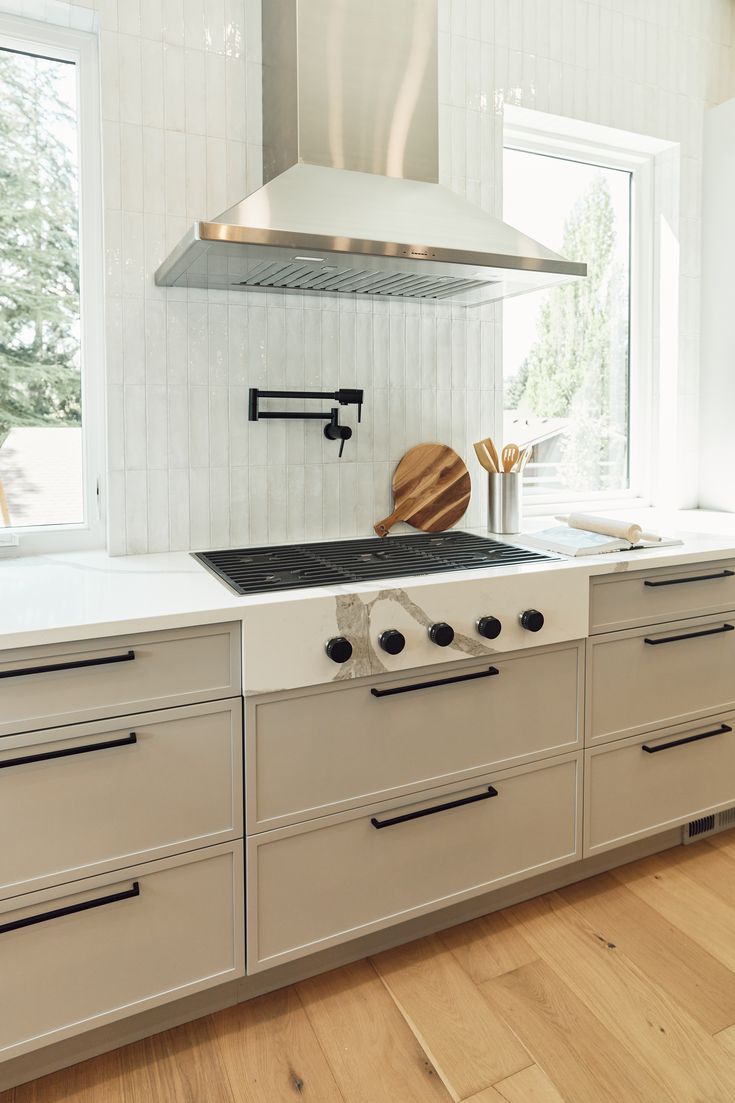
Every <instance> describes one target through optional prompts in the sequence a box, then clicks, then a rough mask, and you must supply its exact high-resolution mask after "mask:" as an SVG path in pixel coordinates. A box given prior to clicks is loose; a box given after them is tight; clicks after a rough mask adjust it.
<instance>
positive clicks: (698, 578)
mask: <svg viewBox="0 0 735 1103" xmlns="http://www.w3.org/2000/svg"><path fill="white" fill-rule="evenodd" d="M733 575H735V571H718V572H717V574H693V575H690V576H689V577H688V578H662V579H659V580H658V581H654V580H653V579H650V578H646V579H645V580H644V582H643V585H644V586H652V587H655V586H681V585H682V584H683V583H684V582H709V581H710V579H712V578H732V577H733Z"/></svg>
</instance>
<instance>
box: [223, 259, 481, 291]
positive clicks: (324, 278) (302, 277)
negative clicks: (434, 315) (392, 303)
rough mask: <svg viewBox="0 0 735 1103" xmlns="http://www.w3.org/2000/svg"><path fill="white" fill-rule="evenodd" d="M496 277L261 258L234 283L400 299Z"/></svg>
mask: <svg viewBox="0 0 735 1103" xmlns="http://www.w3.org/2000/svg"><path fill="white" fill-rule="evenodd" d="M496 282H497V281H496V280H488V279H484V280H480V279H469V278H462V277H460V276H435V275H425V274H424V275H421V274H419V273H417V272H411V273H406V272H387V271H376V270H375V269H372V270H371V269H364V268H348V267H345V266H341V265H337V264H334V265H331V264H330V265H325V264H308V263H305V262H300V261H289V262H287V263H285V264H284V263H283V262H282V261H262V262H261V263H260V264H258V265H256V267H255V268H253V270H252V272H251V273H250V275H249V276H247V278H246V279H244V280H237V281H235V286H236V287H273V288H290V289H291V290H293V291H322V292H332V293H334V294H337V293H344V294H350V295H360V294H364V295H385V296H386V297H387V296H395V297H396V298H403V299H444V298H448V297H449V296H451V295H457V294H459V293H460V292H465V291H471V290H473V289H474V288H477V287H485V286H490V285H491V284H493V283H496Z"/></svg>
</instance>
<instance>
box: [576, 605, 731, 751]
mask: <svg viewBox="0 0 735 1103" xmlns="http://www.w3.org/2000/svg"><path fill="white" fill-rule="evenodd" d="M587 653H588V662H589V664H590V678H589V681H588V691H587V701H588V722H587V742H588V743H590V742H591V743H600V742H606V741H608V740H611V739H620V738H622V737H624V736H627V735H635V734H637V733H639V732H643V731H646V730H647V729H650V728H663V727H668V726H669V725H671V724H676V723H684V722H688V721H690V720H696V719H698V718H699V717H700V716H706V715H709V714H712V713H715V712H722V711H723V710H726V709H731V708H735V677H733V671H734V670H735V613H729V614H728V613H725V614H723V615H722V616H720V617H718V618H717V619H711V618H710V619H707V620H704V619H701V618H697V619H694V620H686V621H678V622H677V623H675V624H667V625H666V626H665V627H662V626H658V627H656V628H649V629H637V630H636V631H635V632H624V633H623V632H621V633H617V634H616V635H614V636H606V637H600V638H599V639H592V640H590V641H589V644H588V652H587Z"/></svg>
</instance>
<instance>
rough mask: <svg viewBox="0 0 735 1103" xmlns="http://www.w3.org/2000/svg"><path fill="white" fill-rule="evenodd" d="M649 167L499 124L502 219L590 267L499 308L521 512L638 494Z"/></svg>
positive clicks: (567, 139) (642, 465) (632, 153)
mask: <svg viewBox="0 0 735 1103" xmlns="http://www.w3.org/2000/svg"><path fill="white" fill-rule="evenodd" d="M528 114H530V113H528V112H524V115H526V116H527V115H528ZM571 125H574V124H571ZM579 125H580V126H581V125H583V124H579ZM590 129H592V128H590ZM594 129H597V130H598V131H599V130H602V129H603V128H594ZM618 136H619V135H618ZM631 137H633V136H631ZM650 162H651V158H650V156H649V155H647V154H644V153H642V152H641V151H640V150H635V149H634V150H625V149H620V148H615V149H613V148H611V147H609V146H605V147H600V146H599V145H596V144H595V143H593V142H590V141H582V140H578V139H575V138H574V137H572V136H570V135H560V134H556V135H553V136H552V135H550V134H549V133H541V132H538V131H536V132H531V131H530V129H529V128H528V127H526V128H525V129H524V128H523V127H520V128H518V129H517V131H515V132H514V130H513V128H512V127H511V128H509V129H508V130H507V131H506V137H505V149H504V159H503V218H504V219H505V221H506V222H509V223H510V224H511V225H512V226H515V227H516V228H517V229H519V230H521V231H522V232H524V233H527V234H528V235H529V236H530V237H532V238H535V239H536V240H538V241H540V242H541V243H542V244H544V245H546V246H547V247H548V248H550V249H553V250H554V251H555V252H558V253H561V254H562V255H563V256H565V257H567V258H568V259H570V260H579V261H585V262H586V264H587V266H588V275H587V278H586V279H583V280H580V281H577V282H575V283H571V284H565V285H562V286H559V287H557V288H553V289H551V290H548V291H544V292H540V293H538V294H534V295H525V296H521V297H519V298H515V299H508V300H506V301H505V302H504V304H503V394H504V402H503V439H504V440H513V441H515V442H516V443H517V444H519V445H520V446H521V447H523V446H524V445H528V444H531V445H533V452H532V455H531V461H530V463H529V464H528V466H527V468H526V478H525V501H526V505H527V507H531V508H533V507H538V509H539V510H540V511H543V508H544V507H546V509H547V510H548V507H549V506H551V505H552V504H558V503H578V504H579V503H582V502H589V503H590V504H591V505H594V504H595V503H597V504H601V503H602V502H605V503H606V504H607V503H614V502H617V501H619V500H629V499H630V498H633V497H635V498H639V499H640V498H643V497H644V496H645V495H646V493H647V485H646V483H647V478H646V471H647V451H648V445H649V443H650V432H649V434H648V440H647V438H646V432H645V422H646V417H647V416H648V415H647V412H646V411H647V409H648V407H647V400H646V395H647V393H648V385H649V382H650V368H651V356H650V350H648V349H647V348H646V345H645V341H646V339H647V338H648V335H649V333H650V315H651V291H652V280H651V276H650V267H649V263H650V257H649V248H648V245H647V242H648V239H649V238H650V235H651V233H652V228H653V208H652V202H651V187H650Z"/></svg>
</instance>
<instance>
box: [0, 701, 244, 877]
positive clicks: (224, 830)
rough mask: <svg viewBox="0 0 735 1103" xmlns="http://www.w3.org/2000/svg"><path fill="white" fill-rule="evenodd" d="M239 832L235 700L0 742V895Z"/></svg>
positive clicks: (239, 754)
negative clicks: (3, 841)
mask: <svg viewBox="0 0 735 1103" xmlns="http://www.w3.org/2000/svg"><path fill="white" fill-rule="evenodd" d="M241 834H242V735H241V711H240V701H239V699H236V700H234V701H222V702H216V703H214V704H209V705H189V706H188V707H186V708H180V709H165V710H163V711H162V712H153V713H142V714H139V715H138V716H131V717H127V718H126V719H125V720H122V721H121V720H105V721H100V722H98V723H96V724H76V725H74V726H73V727H66V728H54V729H51V730H47V731H43V732H34V733H32V734H31V735H11V736H7V737H6V738H5V739H2V740H0V838H3V839H11V838H14V839H15V840H17V845H15V846H4V847H2V849H0V897H2V896H11V895H16V894H18V893H22V892H29V891H31V890H32V889H37V888H41V887H44V886H46V885H49V884H59V883H60V882H62V881H71V880H73V879H74V878H78V877H88V876H91V875H92V874H95V873H101V872H104V871H105V870H107V869H120V867H121V866H126V865H130V864H131V863H132V862H134V861H143V860H150V859H151V858H160V857H163V856H164V855H168V854H175V853H177V852H180V851H182V850H193V849H194V848H195V847H199V846H209V845H212V844H213V843H220V842H224V841H225V840H228V839H234V838H237V836H239V835H241Z"/></svg>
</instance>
